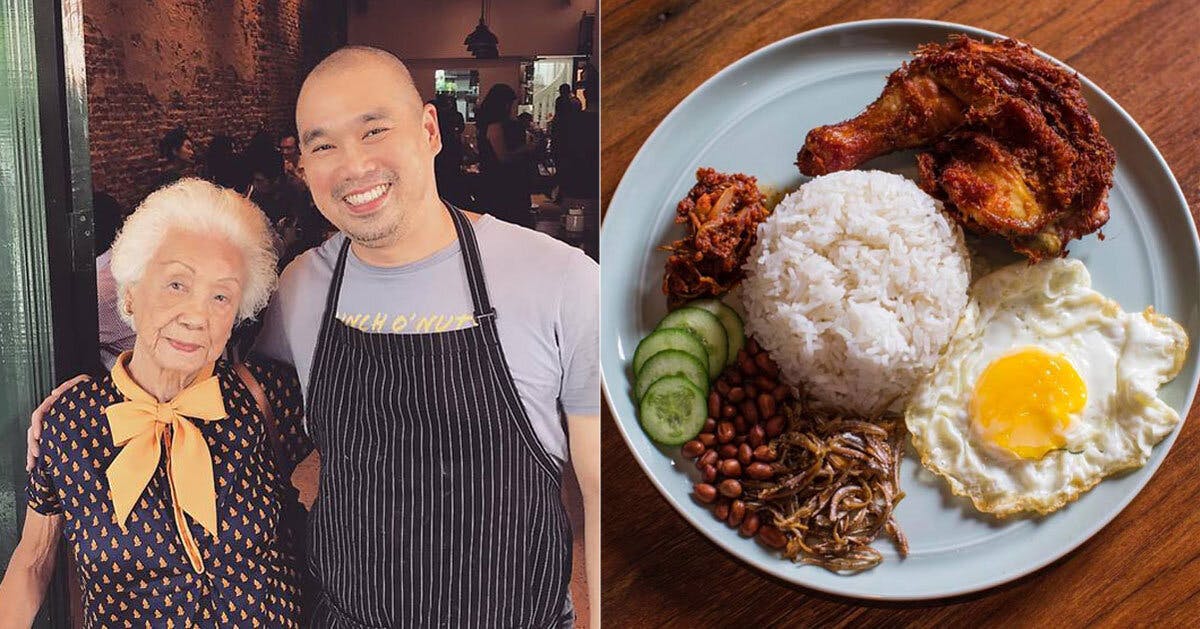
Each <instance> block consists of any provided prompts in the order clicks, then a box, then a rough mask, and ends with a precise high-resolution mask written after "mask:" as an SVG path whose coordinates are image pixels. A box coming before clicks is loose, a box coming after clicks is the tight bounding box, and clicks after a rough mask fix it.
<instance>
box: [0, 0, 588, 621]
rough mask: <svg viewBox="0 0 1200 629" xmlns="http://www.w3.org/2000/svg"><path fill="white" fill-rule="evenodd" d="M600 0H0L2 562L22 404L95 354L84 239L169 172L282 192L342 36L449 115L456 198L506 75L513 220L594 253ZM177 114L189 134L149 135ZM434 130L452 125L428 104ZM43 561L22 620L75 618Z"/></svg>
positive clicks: (90, 254)
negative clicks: (513, 102)
mask: <svg viewBox="0 0 1200 629" xmlns="http://www.w3.org/2000/svg"><path fill="white" fill-rule="evenodd" d="M597 9H598V0H483V1H482V2H481V1H480V0H405V1H383V0H349V1H346V0H342V1H332V2H330V1H319V0H272V1H267V2H257V1H253V0H202V1H195V0H193V1H185V0H170V1H165V2H155V3H150V2H144V1H141V0H55V1H41V0H36V1H35V0H0V208H3V211H2V215H0V282H2V283H4V284H5V285H7V286H11V287H12V288H13V289H12V290H7V291H0V293H3V296H2V297H0V395H2V402H0V409H2V410H0V566H5V565H6V564H7V561H8V558H9V557H10V556H11V553H12V550H13V547H14V546H15V544H16V541H17V539H18V536H19V531H20V526H21V520H22V516H23V514H24V508H23V505H24V502H25V500H24V485H25V472H24V450H25V445H24V443H25V428H26V426H27V425H28V415H29V412H30V410H32V409H33V408H34V407H35V406H36V405H37V404H38V402H40V400H41V399H42V397H43V396H44V395H45V394H46V393H47V392H48V391H49V390H50V389H51V388H52V387H53V384H54V383H56V382H58V381H59V380H62V379H64V378H66V377H69V376H71V375H73V374H75V373H80V372H84V371H90V370H93V369H94V368H95V367H96V366H97V364H98V361H97V359H96V356H97V354H98V349H97V338H96V335H97V323H96V294H95V257H96V256H97V255H99V254H101V253H102V252H103V250H104V249H105V248H107V245H108V243H109V242H111V238H112V231H113V230H114V229H115V226H116V225H117V224H119V222H120V219H121V217H123V216H124V215H126V214H128V212H130V211H132V209H133V208H134V207H136V206H137V204H138V203H139V202H140V200H141V199H142V198H144V197H145V196H146V194H148V193H149V192H151V191H152V190H154V189H155V188H156V187H157V186H158V185H159V184H160V183H162V182H164V181H167V180H169V179H170V178H171V177H172V176H178V175H180V174H182V175H199V176H204V177H207V178H221V177H225V178H227V180H228V181H229V182H230V185H235V186H241V187H242V188H244V189H245V190H251V191H252V192H251V194H255V195H258V196H257V197H256V198H257V199H261V200H260V205H263V206H264V207H265V208H268V207H270V206H271V205H272V204H284V205H286V203H287V202H288V201H289V200H294V199H295V198H296V197H288V196H287V195H286V194H284V192H283V190H284V189H285V188H286V186H284V185H283V183H281V182H285V181H286V179H287V175H288V173H289V172H290V171H289V170H288V161H289V157H290V156H289V155H288V150H289V149H288V143H287V141H286V140H285V138H286V137H287V136H288V134H290V133H294V129H292V127H293V125H294V116H293V114H294V106H295V99H296V94H297V92H298V90H299V87H300V83H301V81H302V80H303V77H304V75H305V73H306V72H307V71H308V70H309V69H310V68H311V67H312V66H313V65H314V64H315V63H316V62H317V61H319V60H320V59H321V58H322V57H323V56H324V55H326V54H328V53H329V52H331V51H332V50H334V49H336V48H338V47H339V46H342V45H346V44H364V45H370V46H377V47H380V48H383V49H386V50H388V51H390V52H392V53H394V54H396V55H397V56H398V57H399V58H401V59H402V60H404V61H405V62H406V63H407V64H408V66H409V68H410V70H411V72H412V74H413V78H414V81H415V83H416V85H417V88H418V90H419V91H420V93H421V95H422V98H423V99H425V100H426V101H432V102H436V103H437V104H438V106H439V110H440V111H441V112H442V114H443V118H447V117H451V118H452V117H453V116H446V115H445V114H446V113H447V112H449V111H451V110H452V111H456V112H458V113H459V114H461V115H462V118H463V120H462V127H461V136H462V142H461V153H460V154H458V155H456V156H455V158H456V161H457V163H456V164H452V168H451V169H450V170H449V171H448V172H449V174H448V175H447V176H446V177H447V178H446V180H445V181H443V174H444V173H443V172H442V170H443V169H439V189H441V190H442V191H443V193H444V195H445V196H447V197H453V200H454V201H456V202H458V203H460V204H462V205H464V206H466V207H468V208H470V209H476V210H480V211H487V210H488V208H487V207H483V205H485V204H486V199H487V198H488V195H487V190H486V189H483V188H484V187H486V185H487V182H486V181H485V179H486V178H485V176H484V174H483V173H481V172H480V163H479V162H480V160H479V156H478V148H477V145H476V141H475V124H474V117H475V113H476V108H477V106H478V105H479V104H480V103H481V101H482V99H483V98H484V96H485V95H486V94H487V93H488V91H489V90H490V89H492V87H493V86H495V85H497V84H501V83H503V84H508V85H509V86H510V87H512V88H513V89H514V90H515V92H516V94H517V98H518V101H517V102H518V108H517V110H518V113H528V114H529V116H527V117H526V118H527V119H530V120H526V121H523V122H524V124H525V127H524V128H525V130H526V140H527V142H529V143H530V144H535V145H537V146H538V147H539V149H538V150H537V151H535V152H534V155H535V156H536V157H535V158H534V159H533V160H531V162H530V164H529V170H530V175H529V180H528V191H529V198H530V208H529V210H528V214H527V216H523V217H521V218H522V219H524V220H523V221H522V222H526V224H527V225H529V226H531V227H535V228H536V229H538V230H539V231H543V232H546V233H549V234H550V235H552V236H554V237H557V238H560V239H563V240H565V241H567V242H569V243H570V244H572V245H575V246H578V247H580V248H582V249H583V250H584V251H586V252H587V253H588V254H589V255H591V256H593V257H595V256H596V255H598V238H599V171H598V164H599V137H598V115H597V114H596V113H595V112H596V111H597V106H598V98H599V93H598V89H597V88H598V83H597V78H598V77H597V70H596V61H595V59H594V58H593V56H592V55H593V48H594V42H595V39H596V37H597V35H598V26H597V23H596V12H597ZM481 28H482V29H483V30H485V31H486V33H485V32H481V31H480V29H481ZM488 33H490V34H491V35H492V37H494V38H495V39H496V40H498V42H496V43H495V45H493V42H492V41H491V40H490V38H489V36H488ZM469 35H471V39H470V42H471V43H472V48H473V49H474V53H475V54H479V55H480V57H476V56H475V54H472V52H471V51H469V50H468V47H467V45H466V44H467V42H468V36H469ZM488 57H490V58H488ZM564 84H566V85H568V86H569V93H568V94H566V95H564V96H566V102H567V103H568V104H569V105H571V106H573V107H574V108H575V111H583V112H587V113H588V114H590V116H587V117H581V118H580V119H581V120H583V119H586V120H587V121H588V124H592V125H596V126H594V127H589V126H584V127H583V128H584V129H591V128H594V129H595V135H594V137H585V139H584V141H583V144H584V146H585V147H587V150H593V151H594V161H593V162H592V164H594V165H592V166H589V167H590V168H591V174H590V177H584V178H583V182H582V184H580V183H578V182H576V183H575V184H572V185H571V186H570V188H571V189H567V188H568V186H566V185H564V184H563V183H562V182H563V178H564V177H563V175H562V171H563V170H564V163H565V162H566V161H567V157H565V156H564V153H563V152H562V145H564V144H565V142H563V141H561V140H560V137H561V136H558V135H557V133H559V132H560V131H561V128H562V125H559V129H558V131H556V128H555V121H554V118H555V115H556V113H557V112H556V109H557V110H558V111H562V110H561V109H559V108H560V107H562V106H563V102H564V101H561V100H559V97H560V93H559V88H560V86H561V85H564ZM593 95H594V96H593ZM589 97H593V98H594V99H595V100H594V101H593V102H591V103H589V102H588V98H589ZM560 117H561V116H560ZM178 129H182V130H183V133H184V134H185V138H186V140H187V147H188V148H187V150H182V147H181V146H180V148H176V147H175V146H173V145H171V142H167V145H168V146H165V147H164V142H163V140H164V139H167V138H171V137H174V138H176V139H178V133H179V132H178ZM172 132H174V135H173V134H172ZM447 132H449V133H458V132H459V129H457V128H451V129H450V130H449V131H448V130H447V127H446V125H445V122H443V135H445V134H446V133H447ZM580 135H584V136H587V135H588V134H576V135H575V136H573V137H576V138H578V137H580ZM214 140H215V141H214ZM577 141H578V140H577ZM556 142H557V143H558V144H559V146H557V147H556V146H555V144H556ZM587 142H591V144H590V145H589V144H587ZM591 147H594V149H592V148H591ZM164 148H165V149H166V150H164ZM210 150H211V154H210ZM218 154H219V157H221V161H218V160H217V157H218ZM210 158H211V159H210ZM231 164H236V168H234V167H233V166H230V165H231ZM264 164H265V165H264ZM575 164H576V165H575V168H578V159H576V160H575ZM280 165H282V167H283V172H282V173H280V172H279V170H278V168H279V167H280ZM233 170H236V172H232V171H233ZM226 171H230V172H226ZM252 186H253V188H252ZM264 191H266V192H264ZM304 194H305V196H302V197H300V198H304V199H307V198H308V197H307V196H306V194H307V193H306V192H305V193H304ZM476 204H478V205H476ZM293 205H294V203H293ZM304 209H307V210H309V214H308V215H305V214H304ZM267 211H268V215H271V216H272V218H273V219H275V220H277V221H278V223H277V224H279V225H280V226H281V227H282V226H287V227H288V228H295V227H296V226H297V225H299V226H300V229H299V230H298V231H299V232H300V233H304V230H305V226H306V225H319V224H321V219H320V218H319V216H314V215H315V210H313V208H311V207H306V208H298V207H282V208H277V209H276V210H274V211H275V212H276V213H275V214H273V213H272V210H271V209H268V210H267ZM295 231H296V230H294V229H293V231H292V232H290V235H293V236H294V234H295ZM323 233H324V232H323V230H321V229H319V228H311V229H310V231H309V236H310V237H313V238H315V237H316V235H317V234H320V235H322V236H323ZM306 244H308V242H305V241H303V239H301V241H300V242H299V243H297V247H302V246H304V245H306ZM300 250H302V249H300ZM294 253H298V251H292V254H294ZM567 469H570V468H569V467H568V468H567ZM565 486H566V487H567V489H566V490H565V493H566V494H568V495H567V500H568V504H569V506H570V511H571V517H572V520H573V522H572V525H573V527H574V529H575V532H576V549H575V559H576V570H575V576H574V580H573V583H572V593H573V596H574V598H575V600H576V602H577V617H578V618H581V619H583V618H587V617H588V615H587V605H586V588H585V587H584V583H583V571H582V557H583V546H582V529H583V527H582V506H581V501H580V499H579V496H578V488H577V485H576V484H575V482H574V479H573V478H570V479H567V480H566V482H565ZM59 565H60V570H59V574H58V575H56V577H55V581H54V583H53V585H52V588H53V591H52V593H51V595H50V596H49V597H48V599H47V604H46V605H45V606H44V607H43V611H42V615H41V616H40V617H39V626H71V624H72V620H71V613H70V607H71V605H70V603H69V600H70V598H71V588H70V587H69V580H68V579H65V578H64V575H65V570H66V568H65V567H66V562H65V561H60V562H59ZM70 581H73V579H71V580H70Z"/></svg>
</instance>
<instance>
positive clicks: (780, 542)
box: [722, 518, 787, 549]
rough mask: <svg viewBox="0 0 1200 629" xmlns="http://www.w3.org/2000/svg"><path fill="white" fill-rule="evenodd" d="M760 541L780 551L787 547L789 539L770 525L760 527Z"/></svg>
mask: <svg viewBox="0 0 1200 629" xmlns="http://www.w3.org/2000/svg"><path fill="white" fill-rule="evenodd" d="M722 519H724V518H722ZM758 540H759V541H760V542H762V543H763V544H766V545H767V546H769V547H771V548H774V549H780V548H783V547H784V546H787V537H784V535H783V532H782V531H780V530H779V529H777V528H775V527H773V526H771V525H770V524H764V525H762V526H760V527H758Z"/></svg>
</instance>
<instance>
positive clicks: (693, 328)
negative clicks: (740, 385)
mask: <svg viewBox="0 0 1200 629" xmlns="http://www.w3.org/2000/svg"><path fill="white" fill-rule="evenodd" d="M669 328H681V329H684V330H688V331H689V332H691V333H693V334H695V335H696V336H697V337H698V338H699V339H700V342H702V343H704V349H705V351H707V352H708V379H709V380H716V378H717V376H719V375H721V370H722V369H724V368H725V359H726V357H727V356H728V354H729V338H728V335H726V334H725V326H723V325H721V320H720V319H718V318H717V315H715V314H713V313H711V312H709V311H707V310H701V309H700V308H680V309H679V310H676V311H674V312H672V313H671V314H668V315H667V316H666V317H664V318H663V320H662V321H661V322H659V324H658V329H660V330H665V329H669Z"/></svg>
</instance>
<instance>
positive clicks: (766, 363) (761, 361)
mask: <svg viewBox="0 0 1200 629" xmlns="http://www.w3.org/2000/svg"><path fill="white" fill-rule="evenodd" d="M754 364H755V365H757V366H758V368H759V369H761V370H762V372H763V373H765V374H768V375H772V376H773V375H775V374H777V373H779V366H778V365H776V364H775V361H773V360H771V356H770V354H767V353H766V352H763V353H761V354H759V355H757V356H755V357H754Z"/></svg>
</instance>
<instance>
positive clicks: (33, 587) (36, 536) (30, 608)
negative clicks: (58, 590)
mask: <svg viewBox="0 0 1200 629" xmlns="http://www.w3.org/2000/svg"><path fill="white" fill-rule="evenodd" d="M62 527H63V516H62V514H61V513H60V514H56V515H42V514H41V513H38V512H37V511H34V510H33V509H30V508H28V507H26V509H25V528H24V529H22V530H21V541H20V543H18V544H17V548H16V550H14V551H13V555H12V559H11V560H9V562H8V570H7V571H6V572H5V573H4V581H3V582H0V610H3V612H2V613H0V629H9V628H10V627H22V628H24V627H29V626H31V625H33V618H34V616H37V612H38V609H40V608H41V606H42V599H44V598H45V597H46V585H47V584H49V583H50V575H52V574H54V561H55V558H56V557H57V550H58V540H59V537H60V536H61V535H62Z"/></svg>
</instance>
